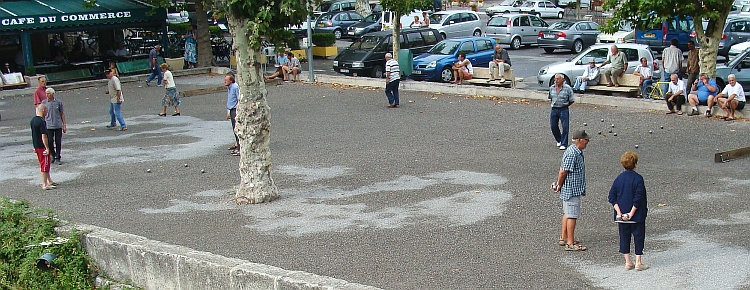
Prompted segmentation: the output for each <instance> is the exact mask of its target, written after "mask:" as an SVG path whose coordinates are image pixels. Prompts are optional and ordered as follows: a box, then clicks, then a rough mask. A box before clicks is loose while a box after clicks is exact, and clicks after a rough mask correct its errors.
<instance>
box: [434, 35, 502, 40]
mask: <svg viewBox="0 0 750 290" xmlns="http://www.w3.org/2000/svg"><path fill="white" fill-rule="evenodd" d="M472 39H476V40H479V39H483V40H495V39H494V38H491V37H482V36H462V37H451V38H446V39H443V40H442V41H446V40H455V41H466V40H472Z"/></svg>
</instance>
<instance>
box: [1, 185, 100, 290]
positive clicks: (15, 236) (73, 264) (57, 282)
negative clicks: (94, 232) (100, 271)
mask: <svg viewBox="0 0 750 290" xmlns="http://www.w3.org/2000/svg"><path fill="white" fill-rule="evenodd" d="M55 226H57V220H56V219H55V218H54V215H53V214H52V212H50V211H41V210H37V209H33V208H31V207H30V206H29V205H28V204H27V203H26V202H10V201H9V200H8V199H7V198H2V199H0V241H2V243H3V246H2V247H1V248H0V289H61V290H62V289H94V282H93V279H92V277H94V274H95V269H94V265H93V264H92V263H91V262H90V261H89V258H88V256H87V255H86V250H85V249H84V248H83V246H82V245H81V241H80V236H79V235H78V234H76V235H72V236H69V237H66V238H68V239H69V240H68V242H65V243H63V244H60V245H54V244H53V245H49V246H32V247H26V246H27V245H36V244H39V243H41V242H45V241H49V240H52V239H54V238H55V237H56V236H57V235H56V234H55V231H54V229H55ZM47 252H50V253H54V254H55V255H56V256H57V258H56V259H55V260H54V262H53V265H54V268H53V269H51V270H49V271H42V270H39V269H38V268H37V267H36V263H37V259H38V258H39V257H40V256H42V254H44V253H47Z"/></svg>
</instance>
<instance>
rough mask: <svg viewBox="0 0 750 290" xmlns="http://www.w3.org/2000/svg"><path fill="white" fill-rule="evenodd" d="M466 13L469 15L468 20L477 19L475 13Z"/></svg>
mask: <svg viewBox="0 0 750 290" xmlns="http://www.w3.org/2000/svg"><path fill="white" fill-rule="evenodd" d="M467 14H468V15H469V21H475V20H479V17H477V15H476V14H474V13H467Z"/></svg>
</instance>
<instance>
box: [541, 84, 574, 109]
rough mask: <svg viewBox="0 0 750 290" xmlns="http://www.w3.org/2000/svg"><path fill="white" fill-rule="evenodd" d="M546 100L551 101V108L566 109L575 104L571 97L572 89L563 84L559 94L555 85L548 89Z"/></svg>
mask: <svg viewBox="0 0 750 290" xmlns="http://www.w3.org/2000/svg"><path fill="white" fill-rule="evenodd" d="M547 98H548V99H550V100H552V107H553V108H567V107H568V106H570V104H572V103H573V102H575V97H574V96H573V88H571V87H570V86H569V85H568V84H565V83H563V86H562V89H561V90H560V92H558V91H557V88H556V87H555V85H552V86H551V87H549V96H547Z"/></svg>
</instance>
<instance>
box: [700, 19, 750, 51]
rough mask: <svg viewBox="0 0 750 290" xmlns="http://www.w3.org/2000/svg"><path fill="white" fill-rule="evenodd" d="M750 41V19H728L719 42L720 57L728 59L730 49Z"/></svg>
mask: <svg viewBox="0 0 750 290" xmlns="http://www.w3.org/2000/svg"><path fill="white" fill-rule="evenodd" d="M695 38H696V35H695V32H692V33H691V39H695ZM746 41H750V18H748V17H747V16H745V17H732V18H728V19H727V22H726V25H724V30H723V31H722V34H721V40H720V41H719V55H721V56H724V57H728V56H729V49H730V48H731V47H732V46H733V45H735V44H737V43H742V42H746Z"/></svg>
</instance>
